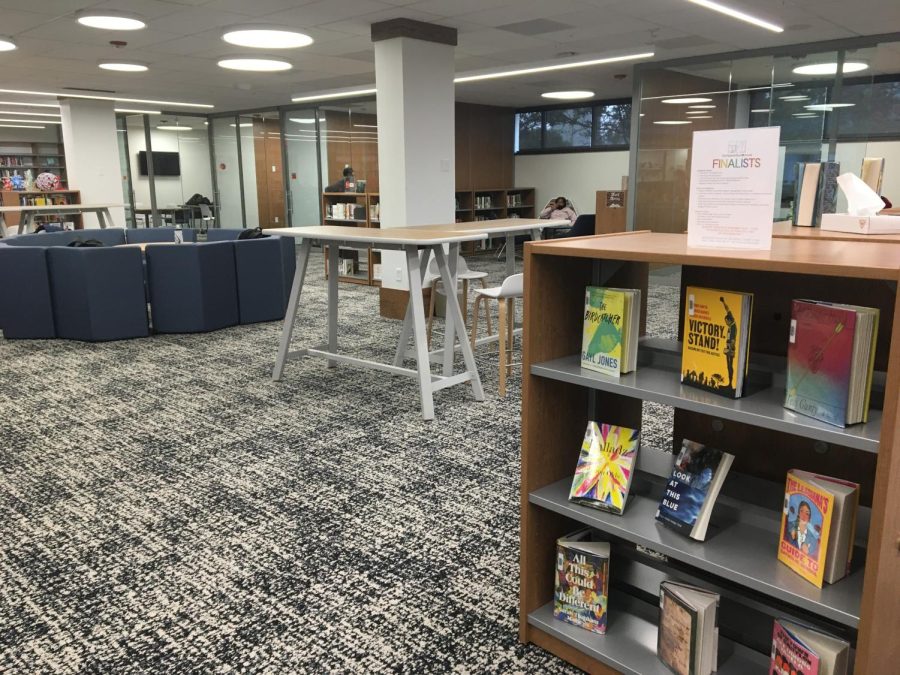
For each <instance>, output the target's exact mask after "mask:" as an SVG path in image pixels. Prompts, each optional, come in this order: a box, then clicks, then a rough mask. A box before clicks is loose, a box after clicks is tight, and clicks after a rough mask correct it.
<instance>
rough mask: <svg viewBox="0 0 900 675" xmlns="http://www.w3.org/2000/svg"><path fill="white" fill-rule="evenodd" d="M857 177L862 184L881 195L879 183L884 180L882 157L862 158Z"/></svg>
mask: <svg viewBox="0 0 900 675" xmlns="http://www.w3.org/2000/svg"><path fill="white" fill-rule="evenodd" d="M859 177H860V178H861V179H862V181H863V183H865V184H866V185H868V186H869V187H870V188H872V191H873V192H877V193H878V194H879V195H880V194H881V182H882V180H883V179H884V157H864V158H863V163H862V168H860V170H859Z"/></svg>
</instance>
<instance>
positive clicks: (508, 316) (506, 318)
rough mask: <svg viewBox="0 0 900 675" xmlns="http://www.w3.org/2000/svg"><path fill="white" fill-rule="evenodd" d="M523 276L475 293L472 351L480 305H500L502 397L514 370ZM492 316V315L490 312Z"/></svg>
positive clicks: (519, 275)
mask: <svg viewBox="0 0 900 675" xmlns="http://www.w3.org/2000/svg"><path fill="white" fill-rule="evenodd" d="M524 277H525V275H523V274H513V275H512V276H508V277H506V279H504V280H503V283H502V284H501V285H500V286H495V287H494V288H476V289H475V293H476V295H477V297H476V298H475V309H474V314H475V321H474V322H473V323H472V349H473V350H474V349H475V338H476V336H477V335H478V305H479V303H481V302H484V307H485V310H487V308H488V307H487V302H486V301H487V300H488V299H491V298H493V299H496V300H497V303H498V305H499V310H500V317H499V324H500V325H499V326H498V327H497V338H498V341H499V343H500V344H499V347H500V386H499V387H498V391H499V393H500V396H501V397H503V396H506V373H507V371H508V370H509V369H510V368H512V345H513V328H514V326H515V323H516V298H521V297H522V294H523V291H524ZM488 315H489V316H490V313H489V312H488ZM490 332H491V329H490V325H489V326H488V334H490ZM507 341H508V342H509V348H508V350H509V357H510V358H509V360H507Z"/></svg>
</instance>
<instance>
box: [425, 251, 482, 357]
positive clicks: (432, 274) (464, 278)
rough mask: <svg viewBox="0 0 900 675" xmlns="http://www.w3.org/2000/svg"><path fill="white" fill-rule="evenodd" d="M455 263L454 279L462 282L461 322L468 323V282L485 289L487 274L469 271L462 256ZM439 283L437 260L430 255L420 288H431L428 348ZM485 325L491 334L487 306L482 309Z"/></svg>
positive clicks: (439, 274) (439, 275)
mask: <svg viewBox="0 0 900 675" xmlns="http://www.w3.org/2000/svg"><path fill="white" fill-rule="evenodd" d="M456 260H457V262H456V279H457V281H461V282H462V292H463V296H462V302H461V303H460V305H459V306H460V307H461V308H462V312H463V321H465V322H466V323H468V321H469V282H470V281H476V280H479V281H481V287H482V288H486V287H487V284H486V283H485V279H487V275H488V274H487V272H476V271H475V270H470V269H469V266H468V265H467V264H466V259H465V258H463V257H462V256H458V257H457V259H456ZM440 283H441V273H440V270H438V266H437V260H435V258H434V255H433V254H432V256H431V258H430V259H429V260H428V270H427V271H426V272H425V278H424V279H423V280H422V287H423V288H424V287H425V286H431V299H430V300H429V302H428V331H427V334H428V346H429V347H430V346H431V323H432V320H433V319H434V302H435V296H436V295H437V287H438V284H440ZM484 313H485V317H486V321H487V325H488V333H490V332H491V314H490V311H488V308H487V306H485V309H484Z"/></svg>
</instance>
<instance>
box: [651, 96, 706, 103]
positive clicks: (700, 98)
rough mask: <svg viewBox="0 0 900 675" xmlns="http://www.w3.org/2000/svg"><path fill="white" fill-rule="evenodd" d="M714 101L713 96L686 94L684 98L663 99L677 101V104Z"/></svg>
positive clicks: (667, 101) (668, 101)
mask: <svg viewBox="0 0 900 675" xmlns="http://www.w3.org/2000/svg"><path fill="white" fill-rule="evenodd" d="M710 101H712V99H711V98H704V97H703V96H686V97H682V98H664V99H663V100H662V102H663V103H675V104H681V103H684V104H687V103H709V102H710Z"/></svg>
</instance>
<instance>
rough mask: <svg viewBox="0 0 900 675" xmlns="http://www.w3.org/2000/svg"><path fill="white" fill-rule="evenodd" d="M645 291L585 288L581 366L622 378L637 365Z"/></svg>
mask: <svg viewBox="0 0 900 675" xmlns="http://www.w3.org/2000/svg"><path fill="white" fill-rule="evenodd" d="M640 314H641V292H640V290H639V289H636V288H602V287H599V286H588V287H587V288H586V289H585V291H584V333H583V336H582V345H581V367H582V368H588V369H590V370H596V371H597V372H600V373H603V374H604V375H611V376H612V377H619V375H620V374H621V373H630V372H631V371H633V370H634V369H635V368H636V367H637V346H638V338H639V333H640V321H641V316H640Z"/></svg>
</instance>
